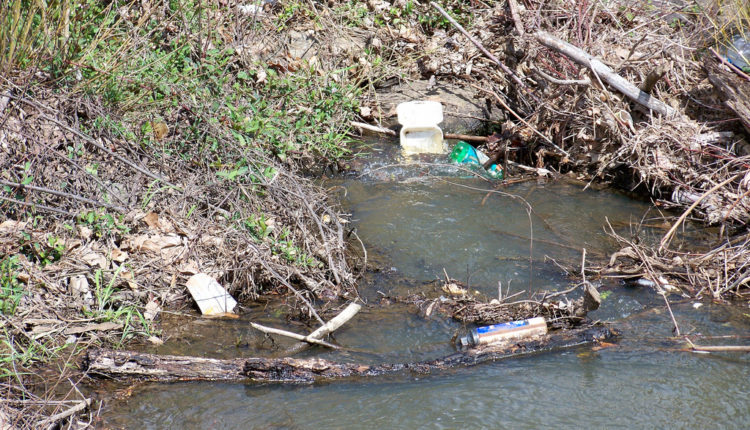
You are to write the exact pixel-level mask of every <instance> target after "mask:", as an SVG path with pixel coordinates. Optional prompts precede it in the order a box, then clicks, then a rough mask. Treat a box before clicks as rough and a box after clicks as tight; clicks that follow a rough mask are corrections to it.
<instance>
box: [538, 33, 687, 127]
mask: <svg viewBox="0 0 750 430" xmlns="http://www.w3.org/2000/svg"><path fill="white" fill-rule="evenodd" d="M534 36H535V37H536V40H538V41H539V43H541V44H542V45H544V46H546V47H548V48H550V49H554V50H555V51H557V52H560V53H562V54H564V55H566V56H567V57H570V58H571V59H573V61H575V62H576V63H578V64H580V65H582V66H586V67H588V68H589V69H591V70H592V71H593V72H594V73H595V74H596V75H597V76H599V77H600V78H601V79H602V80H603V81H604V82H606V83H607V84H609V85H611V86H612V87H613V88H615V89H616V90H617V91H619V92H621V93H623V94H624V95H625V96H626V97H627V98H629V99H631V100H632V101H634V102H636V103H639V104H641V105H643V106H645V107H646V108H647V109H649V110H652V111H654V112H656V113H659V114H661V115H664V116H666V117H674V116H677V111H675V110H674V109H673V108H672V107H671V106H669V105H667V104H666V103H664V102H663V101H661V100H659V99H657V98H656V97H652V96H651V95H650V94H647V93H645V92H643V91H641V90H640V89H639V88H638V87H636V86H635V85H633V84H632V83H630V82H629V81H628V80H627V79H625V78H623V77H622V76H620V75H618V74H617V73H615V72H614V71H613V70H612V69H611V68H610V67H609V66H607V65H606V64H604V63H602V62H601V61H600V60H599V59H598V58H596V57H594V56H593V55H591V54H589V53H587V52H586V51H584V50H582V49H581V48H578V47H576V46H573V45H571V44H570V43H568V42H565V41H562V40H560V39H558V38H556V37H555V36H553V35H551V34H549V33H547V32H544V31H540V32H538V33H536V34H535V35H534Z"/></svg>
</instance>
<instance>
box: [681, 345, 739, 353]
mask: <svg viewBox="0 0 750 430" xmlns="http://www.w3.org/2000/svg"><path fill="white" fill-rule="evenodd" d="M692 349H693V351H706V352H719V351H739V352H750V345H721V346H698V345H693V346H692Z"/></svg>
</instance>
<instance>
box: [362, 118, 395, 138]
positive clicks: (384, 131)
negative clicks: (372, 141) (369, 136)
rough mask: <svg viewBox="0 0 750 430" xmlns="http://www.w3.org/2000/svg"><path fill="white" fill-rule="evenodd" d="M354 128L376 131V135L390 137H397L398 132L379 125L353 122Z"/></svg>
mask: <svg viewBox="0 0 750 430" xmlns="http://www.w3.org/2000/svg"><path fill="white" fill-rule="evenodd" d="M351 124H352V126H354V127H359V128H361V129H363V130H369V131H374V132H375V133H381V134H387V135H389V136H396V132H395V131H393V130H391V129H390V128H385V127H380V126H377V125H371V124H367V123H364V122H358V121H352V122H351Z"/></svg>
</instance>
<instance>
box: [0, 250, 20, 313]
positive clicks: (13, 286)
mask: <svg viewBox="0 0 750 430" xmlns="http://www.w3.org/2000/svg"><path fill="white" fill-rule="evenodd" d="M18 268H19V264H18V257H17V256H15V255H13V256H10V257H6V258H4V259H2V260H1V261H0V313H2V314H3V315H8V316H10V315H13V314H15V313H16V308H17V307H18V304H19V303H20V302H21V298H22V297H23V295H24V288H23V283H21V281H20V280H19V279H18Z"/></svg>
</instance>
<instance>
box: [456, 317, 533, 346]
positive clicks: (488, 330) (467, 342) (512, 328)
mask: <svg viewBox="0 0 750 430" xmlns="http://www.w3.org/2000/svg"><path fill="white" fill-rule="evenodd" d="M545 334H547V322H546V321H545V320H544V318H543V317H536V318H529V319H525V320H519V321H510V322H506V323H502V324H492V325H487V326H482V327H477V328H474V329H472V330H471V331H470V332H469V334H468V335H466V336H463V337H460V338H458V347H459V348H470V347H472V346H476V345H480V344H492V343H499V342H507V341H510V340H517V339H524V338H531V337H534V336H542V335H545Z"/></svg>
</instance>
